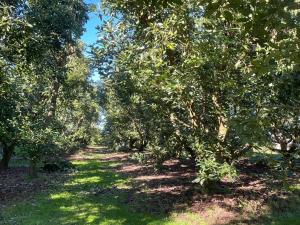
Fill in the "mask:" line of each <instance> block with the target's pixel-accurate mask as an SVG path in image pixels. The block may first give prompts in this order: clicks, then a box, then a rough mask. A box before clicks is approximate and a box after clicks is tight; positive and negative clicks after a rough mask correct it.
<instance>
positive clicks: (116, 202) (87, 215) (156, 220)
mask: <svg viewBox="0 0 300 225" xmlns="http://www.w3.org/2000/svg"><path fill="white" fill-rule="evenodd" d="M81 154H82V156H84V159H81V160H76V159H75V160H73V161H72V163H73V164H74V165H75V166H76V172H74V173H71V175H70V176H69V178H68V179H67V180H66V181H65V182H64V183H61V184H57V186H56V187H55V188H52V189H50V190H48V191H47V192H43V193H37V194H36V195H35V196H34V197H33V198H32V199H30V200H25V201H23V202H11V203H10V204H9V205H8V206H7V207H5V208H4V209H2V212H1V213H0V224H4V225H71V224H72V225H81V224H82V225H85V224H95V225H96V224H103V225H108V224H110V225H118V224H120V225H129V224H130V225H142V224H149V225H154V224H157V225H161V224H162V225H171V224H172V225H173V224H174V225H184V224H188V225H192V224H197V225H205V224H209V223H210V222H209V221H206V222H207V223H205V222H204V219H202V218H201V217H200V216H199V215H198V214H196V213H191V212H182V213H178V212H177V213H175V212H174V213H171V214H168V215H166V214H162V215H157V214H150V213H142V212H141V211H142V210H139V211H137V210H136V209H135V208H133V207H132V206H131V205H130V204H127V202H126V199H127V196H128V192H129V191H130V189H131V188H132V186H131V185H132V180H131V178H130V177H128V176H126V177H125V176H123V175H121V174H119V173H116V172H115V171H114V170H113V168H114V167H115V166H118V165H119V164H120V163H122V162H117V161H105V160H102V159H103V157H105V154H102V153H101V152H97V151H96V152H86V153H83V152H82V153H81ZM299 189H300V188H299V186H296V187H294V190H293V191H297V190H299ZM145 204H147V202H145ZM141 207H142V206H141ZM279 207H280V206H279ZM296 208H298V207H297V206H296ZM299 215H300V212H299V211H297V210H295V211H292V212H284V213H283V214H281V215H275V214H274V215H273V214H269V215H265V216H263V217H262V218H261V219H262V220H261V221H262V222H261V223H260V222H257V221H256V220H255V219H257V218H255V216H254V220H253V221H252V220H251V219H250V220H243V219H248V218H237V219H238V220H237V221H236V222H235V223H233V224H261V225H268V224H269V225H300V216H299ZM216 216H217V215H216ZM251 221H252V222H251ZM254 221H255V222H254ZM266 221H268V222H266ZM226 224H231V223H226Z"/></svg>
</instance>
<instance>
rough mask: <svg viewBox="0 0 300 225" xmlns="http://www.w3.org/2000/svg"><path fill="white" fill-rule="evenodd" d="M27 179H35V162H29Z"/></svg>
mask: <svg viewBox="0 0 300 225" xmlns="http://www.w3.org/2000/svg"><path fill="white" fill-rule="evenodd" d="M28 172H29V177H31V178H35V177H37V168H36V162H35V161H33V160H30V161H29V171H28Z"/></svg>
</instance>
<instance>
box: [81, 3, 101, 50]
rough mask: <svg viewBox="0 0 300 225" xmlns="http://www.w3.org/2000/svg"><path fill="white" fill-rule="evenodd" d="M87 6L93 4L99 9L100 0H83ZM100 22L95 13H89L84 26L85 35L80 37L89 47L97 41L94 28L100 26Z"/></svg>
mask: <svg viewBox="0 0 300 225" xmlns="http://www.w3.org/2000/svg"><path fill="white" fill-rule="evenodd" d="M85 2H86V3H88V4H95V5H96V6H97V8H99V5H100V0H85ZM100 23H101V20H100V18H99V17H98V15H97V14H96V13H89V20H88V21H87V23H86V25H85V29H86V31H85V33H84V34H83V35H82V37H81V39H82V40H83V41H84V42H85V43H86V44H87V45H91V44H93V43H95V41H96V40H97V30H96V26H98V25H100Z"/></svg>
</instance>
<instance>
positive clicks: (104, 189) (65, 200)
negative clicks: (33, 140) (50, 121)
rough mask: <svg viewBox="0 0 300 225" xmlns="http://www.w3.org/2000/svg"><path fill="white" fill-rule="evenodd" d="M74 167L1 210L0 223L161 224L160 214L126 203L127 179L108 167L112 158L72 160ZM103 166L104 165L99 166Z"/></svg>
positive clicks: (25, 224)
mask: <svg viewBox="0 0 300 225" xmlns="http://www.w3.org/2000/svg"><path fill="white" fill-rule="evenodd" d="M74 164H75V165H76V168H77V169H78V171H77V172H76V173H75V174H73V175H72V176H70V178H69V180H68V181H66V182H65V183H64V184H61V185H58V186H57V187H56V188H55V189H53V190H51V191H50V192H49V193H48V194H39V195H38V196H36V197H35V198H34V199H33V200H30V201H26V202H23V203H18V204H15V205H13V206H10V207H8V208H6V209H5V212H3V213H1V220H0V224H7V225H8V224H9V225H13V224H17V225H37V224H41V225H48V224H49V225H50V224H51V225H52V224H53V225H54V224H55V225H57V224H59V225H63V224H70V225H71V224H72V225H81V224H82V225H85V224H122V225H126V224H128V225H129V224H131V225H132V224H162V223H163V221H164V218H163V216H158V215H156V216H154V215H150V214H146V213H138V212H136V211H135V210H134V209H132V208H130V207H128V204H126V203H125V202H126V199H127V197H128V194H129V192H130V191H129V188H130V187H129V186H128V185H129V179H128V178H126V177H124V176H122V175H120V174H117V173H115V172H113V171H111V170H110V168H113V167H114V166H116V165H117V163H116V162H100V163H99V161H98V159H94V160H91V159H90V160H89V161H75V162H74ZM104 167H105V169H103V168H104Z"/></svg>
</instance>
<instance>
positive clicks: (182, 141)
mask: <svg viewBox="0 0 300 225" xmlns="http://www.w3.org/2000/svg"><path fill="white" fill-rule="evenodd" d="M103 5H104V7H105V9H106V10H107V11H108V13H110V16H111V18H112V19H110V20H108V21H106V23H104V25H103V26H102V27H101V28H100V30H99V35H100V40H99V42H98V44H97V45H96V46H95V48H94V58H95V62H96V64H97V67H98V69H99V72H100V74H101V75H102V78H103V80H104V83H103V84H104V85H103V86H104V87H103V89H104V91H105V103H106V105H105V106H106V107H105V112H106V115H107V129H106V130H105V132H106V133H107V134H108V135H111V136H110V137H111V139H112V140H111V141H112V142H114V143H116V142H120V141H121V142H123V143H124V142H126V141H124V140H126V139H129V140H130V139H131V138H138V139H139V140H140V141H141V142H143V143H147V148H148V150H150V151H151V152H152V153H153V154H155V155H158V157H157V158H162V159H165V158H166V157H170V156H173V155H174V154H175V155H176V154H180V153H182V152H184V151H185V152H187V153H189V154H190V157H192V158H193V159H195V160H197V161H198V163H199V165H200V166H199V168H200V170H201V168H204V167H205V166H204V165H205V164H207V166H208V167H209V166H213V167H214V168H215V167H219V168H224V171H227V172H231V171H232V170H231V169H228V168H229V167H230V165H232V163H233V162H234V160H235V159H237V158H238V157H239V156H241V155H242V154H243V153H244V152H245V151H247V150H249V149H251V147H252V146H256V145H261V144H266V143H267V142H268V141H269V135H268V131H270V129H271V127H270V124H268V123H266V121H271V117H269V116H267V115H266V111H271V108H270V104H269V101H270V98H269V97H270V95H268V92H269V91H270V90H271V88H268V89H266V88H265V87H269V86H270V85H272V84H273V81H274V83H276V84H277V83H278V84H279V83H281V81H280V80H281V78H280V77H281V75H280V74H286V73H292V72H293V71H297V67H298V66H299V58H298V56H297V52H296V51H295V49H297V48H293V47H292V46H294V47H295V46H299V38H298V35H299V26H298V25H299V16H298V14H297V11H294V10H293V9H292V7H294V6H295V4H294V1H284V2H283V1H277V0H274V1H272V4H270V3H269V1H259V2H256V1H250V2H249V1H242V0H241V1H230V2H229V1H215V2H211V1H193V0H190V1H119V0H107V1H103ZM291 65H292V66H291ZM273 97H274V101H275V102H277V103H278V102H279V99H278V95H277V94H275V95H273ZM273 97H272V98H273ZM297 114H298V112H297V113H296V115H297ZM298 115H299V114H298ZM278 116H279V114H278ZM281 116H282V114H281ZM281 116H279V117H281ZM144 139H145V140H144ZM129 142H130V141H129ZM127 143H128V142H127ZM212 162H213V163H212ZM207 171H209V172H208V173H213V171H214V169H212V170H207ZM199 174H200V176H202V177H200V179H199V180H201V183H205V182H207V181H209V180H210V179H212V180H215V179H216V180H218V179H220V176H224V173H218V174H216V176H214V175H213V174H212V176H205V175H204V174H205V173H204V172H203V171H202V172H201V171H200V173H199ZM203 177H204V179H202V178H203Z"/></svg>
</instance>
